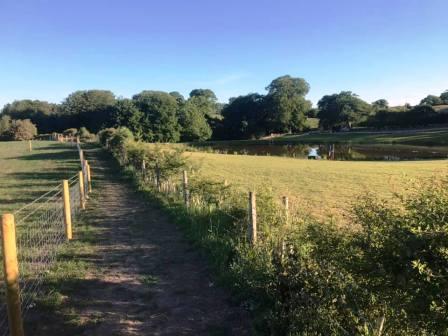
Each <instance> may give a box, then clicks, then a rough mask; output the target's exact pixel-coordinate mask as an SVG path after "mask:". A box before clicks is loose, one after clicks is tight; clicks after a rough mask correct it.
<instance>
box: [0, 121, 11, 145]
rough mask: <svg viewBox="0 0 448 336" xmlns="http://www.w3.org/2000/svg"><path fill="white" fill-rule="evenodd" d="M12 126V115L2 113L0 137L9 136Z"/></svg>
mask: <svg viewBox="0 0 448 336" xmlns="http://www.w3.org/2000/svg"><path fill="white" fill-rule="evenodd" d="M10 128H11V117H10V116H9V115H2V117H1V118H0V139H3V138H6V137H7V136H8V132H9V129H10Z"/></svg>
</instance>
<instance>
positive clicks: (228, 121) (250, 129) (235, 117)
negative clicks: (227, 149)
mask: <svg viewBox="0 0 448 336" xmlns="http://www.w3.org/2000/svg"><path fill="white" fill-rule="evenodd" d="M264 98H265V97H264V96H263V95H260V94H258V93H251V94H248V95H245V96H239V97H237V98H231V99H230V100H229V104H227V105H226V106H225V107H224V109H223V110H222V115H223V117H224V121H223V130H225V134H223V138H232V139H235V138H236V139H248V138H252V137H260V136H263V135H265V134H266V132H267V128H268V125H267V121H266V120H267V119H266V117H267V114H266V109H265V105H264Z"/></svg>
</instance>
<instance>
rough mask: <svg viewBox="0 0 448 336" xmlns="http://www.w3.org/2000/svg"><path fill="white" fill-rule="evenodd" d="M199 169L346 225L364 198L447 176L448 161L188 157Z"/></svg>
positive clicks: (206, 155)
mask: <svg viewBox="0 0 448 336" xmlns="http://www.w3.org/2000/svg"><path fill="white" fill-rule="evenodd" d="M188 156H189V157H190V160H191V161H192V162H195V163H197V164H199V166H200V170H199V174H201V175H202V176H206V177H209V178H213V179H218V180H221V181H223V180H224V179H226V180H227V181H228V182H229V183H231V184H235V185H239V186H241V187H243V188H244V189H246V190H248V189H260V188H262V187H271V188H272V190H273V192H274V193H276V194H277V195H278V196H279V198H280V196H283V195H286V196H289V197H290V199H291V203H292V204H293V205H294V206H295V207H296V208H299V209H303V210H305V211H306V212H310V213H311V214H313V215H315V216H317V217H319V218H321V219H322V218H324V217H327V216H334V217H335V219H338V220H343V221H345V220H344V219H343V216H344V215H345V214H346V213H347V210H348V209H349V208H350V205H351V204H352V203H353V202H354V201H356V200H357V198H358V196H359V195H363V194H365V193H367V192H370V193H372V194H374V195H378V196H384V197H391V196H392V194H393V192H398V191H403V190H404V189H405V188H406V187H407V186H409V185H410V184H411V183H412V181H419V182H421V181H424V180H428V179H431V178H433V177H434V176H444V175H446V173H447V172H448V161H406V162H354V161H324V160H322V161H312V160H299V159H292V158H283V157H274V156H270V157H269V156H268V157H265V156H246V155H223V154H210V153H198V152H194V153H188Z"/></svg>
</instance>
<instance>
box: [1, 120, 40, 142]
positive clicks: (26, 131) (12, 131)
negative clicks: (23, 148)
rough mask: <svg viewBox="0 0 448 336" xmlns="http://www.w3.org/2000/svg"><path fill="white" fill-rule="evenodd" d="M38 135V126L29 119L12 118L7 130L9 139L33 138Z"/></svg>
mask: <svg viewBox="0 0 448 336" xmlns="http://www.w3.org/2000/svg"><path fill="white" fill-rule="evenodd" d="M36 135H37V128H36V126H35V125H34V124H33V123H32V122H31V121H30V120H29V119H24V120H12V121H11V125H10V127H9V130H8V131H7V132H6V137H7V138H8V140H15V141H17V140H32V139H33V138H34V137H35V136H36Z"/></svg>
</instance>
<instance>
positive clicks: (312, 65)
mask: <svg viewBox="0 0 448 336" xmlns="http://www.w3.org/2000/svg"><path fill="white" fill-rule="evenodd" d="M0 14H1V15H0V106H1V105H3V104H5V103H7V102H9V101H12V100H14V99H24V98H30V99H43V100H48V101H52V102H60V101H62V99H64V97H66V96H67V95H68V94H69V93H70V92H73V91H75V90H79V89H94V88H95V89H108V90H111V91H113V92H114V93H115V94H116V95H117V96H124V97H130V96H131V95H132V94H134V93H138V92H140V91H141V90H144V89H147V90H151V89H158V90H164V91H179V92H181V93H182V94H184V95H187V94H188V93H189V92H190V91H191V90H192V89H194V88H210V89H212V90H214V91H215V93H216V94H217V96H218V98H219V100H221V101H223V102H226V101H227V99H228V98H229V97H232V96H237V95H241V94H247V93H250V92H259V93H264V92H265V89H264V88H265V87H266V86H267V85H268V84H269V82H270V81H271V80H272V79H274V78H275V77H278V76H281V75H284V74H290V75H292V76H297V77H303V78H305V79H306V80H307V81H308V82H309V83H310V85H311V91H310V94H309V95H308V97H309V98H310V99H311V100H312V101H313V102H314V103H316V102H317V101H318V100H319V99H320V98H321V97H322V96H323V95H325V94H331V93H335V92H339V91H342V90H350V91H353V92H355V93H357V94H359V95H360V96H361V98H363V99H365V100H367V101H373V100H375V99H378V98H386V99H388V100H389V101H390V102H391V104H401V103H404V102H409V103H417V102H418V101H419V100H420V99H421V98H423V97H424V96H426V95H427V94H440V93H441V92H442V91H444V90H446V89H448V20H447V14H448V1H446V0H389V1H386V0H357V1H355V0H338V1H323V0H313V1H299V0H295V1H294V0H288V1H286V0H271V1H265V0H259V1H244V0H239V1H236V0H225V1H212V0H208V1H206V0H197V1H196V0H190V1H185V0H184V1H180V0H179V1H149V0H147V1H145V0H121V1H117V0H77V1H73V0H72V1H68V0H27V1H22V0H0Z"/></svg>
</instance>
